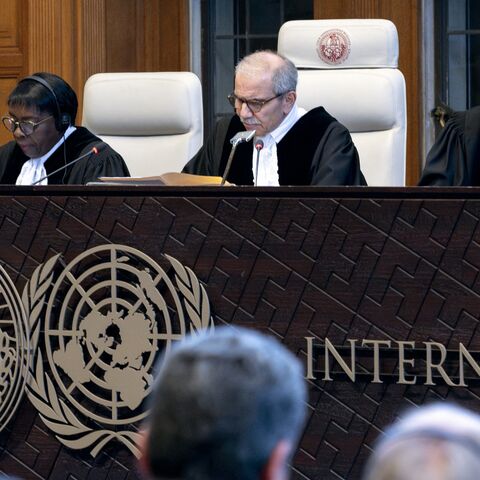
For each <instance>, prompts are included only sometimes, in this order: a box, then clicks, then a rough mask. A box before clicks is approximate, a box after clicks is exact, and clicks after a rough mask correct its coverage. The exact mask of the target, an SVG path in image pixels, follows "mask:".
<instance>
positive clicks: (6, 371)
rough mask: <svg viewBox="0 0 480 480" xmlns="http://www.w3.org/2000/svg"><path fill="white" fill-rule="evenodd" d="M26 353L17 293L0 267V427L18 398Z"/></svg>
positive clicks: (25, 327) (23, 320)
mask: <svg viewBox="0 0 480 480" xmlns="http://www.w3.org/2000/svg"><path fill="white" fill-rule="evenodd" d="M29 356H30V345H29V334H28V322H27V317H26V315H25V310H24V309H23V305H22V301H21V299H20V296H19V294H18V292H17V290H16V288H15V286H14V285H13V282H12V280H11V279H10V277H9V276H8V274H7V272H6V271H5V270H4V269H3V268H2V267H0V430H2V429H3V428H4V427H5V425H6V424H7V423H8V422H9V421H10V419H11V418H12V416H13V414H14V413H15V412H16V410H17V407H18V405H19V403H20V400H21V398H22V395H23V392H24V390H25V382H26V379H27V367H28V363H29Z"/></svg>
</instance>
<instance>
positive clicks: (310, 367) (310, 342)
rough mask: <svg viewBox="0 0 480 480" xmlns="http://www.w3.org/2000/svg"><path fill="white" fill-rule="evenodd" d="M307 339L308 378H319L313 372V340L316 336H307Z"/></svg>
mask: <svg viewBox="0 0 480 480" xmlns="http://www.w3.org/2000/svg"><path fill="white" fill-rule="evenodd" d="M305 340H306V341H307V376H306V379H307V380H316V379H317V378H316V377H315V375H314V374H313V341H314V340H315V337H305Z"/></svg>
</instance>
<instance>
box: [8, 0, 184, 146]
mask: <svg viewBox="0 0 480 480" xmlns="http://www.w3.org/2000/svg"><path fill="white" fill-rule="evenodd" d="M188 44H189V43H188V0H121V1H119V0H1V10H0V103H1V104H2V108H3V106H4V105H5V99H6V97H7V95H8V93H9V92H10V91H11V89H12V88H13V86H14V85H15V81H16V80H17V79H18V78H20V77H22V76H24V75H26V74H31V73H33V72H36V71H49V72H52V73H56V74H57V75H60V76H62V77H63V78H65V79H66V80H67V81H68V82H69V83H70V84H71V85H72V87H73V88H74V89H75V91H76V92H77V94H78V97H79V103H80V105H79V112H81V111H82V96H83V95H82V93H83V86H84V84H85V81H86V80H87V78H88V77H89V76H91V75H93V74H94V73H98V72H119V71H127V72H128V71H177V70H186V69H187V68H188V64H189V62H188V59H189V51H188ZM80 122H81V118H77V123H80ZM9 138H10V135H9V134H8V132H5V133H4V132H0V143H4V142H5V141H7V140H8V139H9Z"/></svg>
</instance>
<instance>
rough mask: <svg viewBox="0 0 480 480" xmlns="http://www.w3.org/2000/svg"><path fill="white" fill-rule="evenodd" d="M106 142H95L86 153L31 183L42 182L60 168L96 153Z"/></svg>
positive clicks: (60, 169) (59, 170) (62, 168)
mask: <svg viewBox="0 0 480 480" xmlns="http://www.w3.org/2000/svg"><path fill="white" fill-rule="evenodd" d="M106 146H107V144H106V143H105V142H99V143H97V144H96V145H95V146H94V147H92V148H91V149H90V150H89V151H88V152H87V153H84V154H83V155H80V156H79V157H77V158H75V159H73V160H72V161H70V162H68V163H66V164H65V165H62V166H61V167H60V168H57V169H56V170H54V171H53V172H50V173H49V174H48V175H45V176H44V177H42V178H40V179H39V180H37V181H36V182H33V183H32V185H37V184H38V183H40V182H43V180H45V179H46V178H49V177H51V176H52V175H55V174H56V173H58V172H61V171H62V170H65V169H66V168H68V167H69V166H70V165H74V164H75V163H77V162H79V161H80V160H83V159H84V158H85V157H88V156H90V155H96V154H97V153H98V152H100V151H102V150H103V149H104V148H105V147H106Z"/></svg>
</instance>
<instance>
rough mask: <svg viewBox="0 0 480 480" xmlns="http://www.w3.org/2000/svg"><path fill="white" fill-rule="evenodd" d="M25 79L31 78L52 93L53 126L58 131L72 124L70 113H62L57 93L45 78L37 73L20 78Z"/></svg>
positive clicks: (62, 130)
mask: <svg viewBox="0 0 480 480" xmlns="http://www.w3.org/2000/svg"><path fill="white" fill-rule="evenodd" d="M25 80H33V81H34V82H38V83H40V84H41V85H43V86H44V87H45V88H46V89H47V90H48V91H49V92H50V93H51V94H52V97H53V99H54V100H55V105H56V106H57V115H56V118H55V126H56V128H57V130H58V131H59V132H64V131H65V130H66V129H67V128H68V127H69V126H70V125H71V124H72V119H71V118H70V115H69V114H68V113H62V111H61V110H60V103H59V102H58V98H57V95H56V94H55V91H54V90H53V88H52V87H51V86H50V84H49V83H48V82H47V81H46V80H45V79H43V78H42V77H39V76H38V75H30V76H29V77H25V78H23V79H22V80H21V82H23V81H25Z"/></svg>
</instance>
